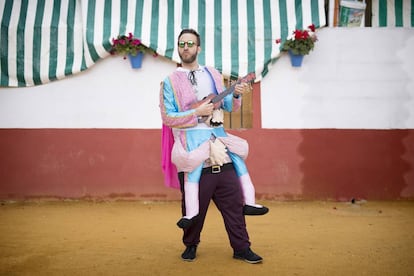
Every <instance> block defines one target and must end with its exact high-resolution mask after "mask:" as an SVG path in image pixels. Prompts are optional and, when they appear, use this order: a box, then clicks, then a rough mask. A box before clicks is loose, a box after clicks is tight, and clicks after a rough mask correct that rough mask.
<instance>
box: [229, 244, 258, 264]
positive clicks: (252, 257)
mask: <svg viewBox="0 0 414 276" xmlns="http://www.w3.org/2000/svg"><path fill="white" fill-rule="evenodd" d="M233 258H234V259H239V260H243V261H245V262H248V263H249V264H257V263H261V262H262V261H263V258H262V257H260V256H259V255H257V254H256V253H254V252H253V251H252V250H251V249H250V247H249V248H247V249H246V250H244V251H240V252H234V254H233Z"/></svg>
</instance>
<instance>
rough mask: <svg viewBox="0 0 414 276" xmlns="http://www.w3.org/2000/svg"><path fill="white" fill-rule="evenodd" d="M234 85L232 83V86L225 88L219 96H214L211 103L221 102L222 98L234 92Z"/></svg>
mask: <svg viewBox="0 0 414 276" xmlns="http://www.w3.org/2000/svg"><path fill="white" fill-rule="evenodd" d="M236 84H237V82H236V83H234V84H233V85H231V86H230V87H229V88H227V89H226V90H224V91H223V92H221V93H220V94H218V95H217V96H215V97H214V98H213V99H212V100H211V102H212V103H216V102H219V101H221V100H222V99H223V98H224V97H226V96H227V95H229V94H231V93H233V92H234V88H235V87H236Z"/></svg>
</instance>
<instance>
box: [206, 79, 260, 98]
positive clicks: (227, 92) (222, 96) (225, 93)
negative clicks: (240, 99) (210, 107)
mask: <svg viewBox="0 0 414 276" xmlns="http://www.w3.org/2000/svg"><path fill="white" fill-rule="evenodd" d="M255 77H256V75H255V74H254V73H249V74H247V75H246V76H245V77H243V78H242V79H239V80H237V81H236V82H235V83H233V84H232V85H231V86H230V87H229V88H227V89H226V90H224V91H223V92H221V93H220V94H218V95H217V96H215V97H214V98H213V99H212V100H211V102H212V103H213V104H215V103H217V102H219V101H221V100H222V99H223V98H224V97H226V96H227V95H229V94H231V93H233V92H234V89H235V87H236V85H237V84H239V83H242V82H249V83H250V82H252V81H254V79H255Z"/></svg>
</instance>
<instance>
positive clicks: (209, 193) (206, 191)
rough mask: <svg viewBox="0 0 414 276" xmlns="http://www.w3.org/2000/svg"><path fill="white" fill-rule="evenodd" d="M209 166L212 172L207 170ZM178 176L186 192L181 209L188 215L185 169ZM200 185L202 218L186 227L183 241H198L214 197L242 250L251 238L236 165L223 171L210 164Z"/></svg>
mask: <svg viewBox="0 0 414 276" xmlns="http://www.w3.org/2000/svg"><path fill="white" fill-rule="evenodd" d="M209 169H210V172H207V171H208V170H209ZM179 179H180V184H181V192H182V195H183V197H182V200H181V204H182V213H183V215H185V208H184V207H185V206H184V204H185V202H184V174H183V173H179ZM199 185H200V187H199V202H200V209H199V218H198V220H197V223H195V224H193V225H192V226H191V227H189V228H187V229H184V234H183V243H184V244H185V245H186V246H189V245H198V244H199V242H200V235H201V231H202V229H203V225H204V220H205V218H206V214H207V209H208V206H209V204H210V201H211V200H213V202H214V203H215V204H216V206H217V208H218V210H219V211H220V212H221V215H222V217H223V219H224V225H225V227H226V231H227V234H228V237H229V240H230V245H231V247H232V248H233V250H234V251H242V250H244V249H246V248H248V247H249V246H250V241H249V235H248V233H247V229H246V221H245V218H244V215H243V194H242V190H241V187H240V183H239V178H238V176H237V175H236V172H235V170H234V167H233V165H232V164H226V165H224V167H222V171H221V172H220V173H211V168H206V169H204V170H203V173H202V175H201V178H200V183H199Z"/></svg>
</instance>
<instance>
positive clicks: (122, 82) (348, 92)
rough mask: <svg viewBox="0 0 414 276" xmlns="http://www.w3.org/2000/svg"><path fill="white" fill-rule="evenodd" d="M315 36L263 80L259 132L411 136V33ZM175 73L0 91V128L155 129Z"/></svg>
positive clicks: (105, 64)
mask: <svg viewBox="0 0 414 276" xmlns="http://www.w3.org/2000/svg"><path fill="white" fill-rule="evenodd" d="M317 34H318V36H319V41H318V42H317V44H316V47H315V50H314V51H313V52H311V54H310V55H308V56H305V59H304V64H303V66H302V67H301V68H299V69H296V68H293V67H291V66H290V64H289V60H288V57H287V55H285V54H283V55H282V56H281V58H280V59H279V60H278V61H277V62H275V63H274V65H273V68H271V70H270V72H269V73H268V75H266V76H265V78H264V79H263V81H262V120H263V121H262V125H263V127H264V128H290V129H301V128H355V129H390V128H409V129H414V54H413V49H414V30H413V29H402V28H399V29H389V28H387V29H378V28H325V29H322V30H319V31H318V33H317ZM175 66H176V65H175V63H173V62H171V61H168V60H166V59H164V58H161V57H158V58H152V57H151V56H148V55H147V56H145V59H144V64H143V68H142V69H138V70H136V69H131V68H130V66H129V63H128V61H124V60H122V58H121V57H108V58H106V59H104V60H102V61H100V62H98V63H97V64H96V65H95V66H94V67H92V68H90V69H88V70H87V71H85V72H82V73H80V74H78V75H75V76H72V77H68V78H65V79H63V80H59V81H55V82H52V83H49V84H45V85H40V86H35V87H28V88H0V128H160V126H161V119H160V115H159V108H158V101H159V100H158V93H159V83H160V81H161V80H162V79H163V78H164V77H165V76H167V75H168V74H169V73H170V72H171V71H172V70H174V69H175Z"/></svg>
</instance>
